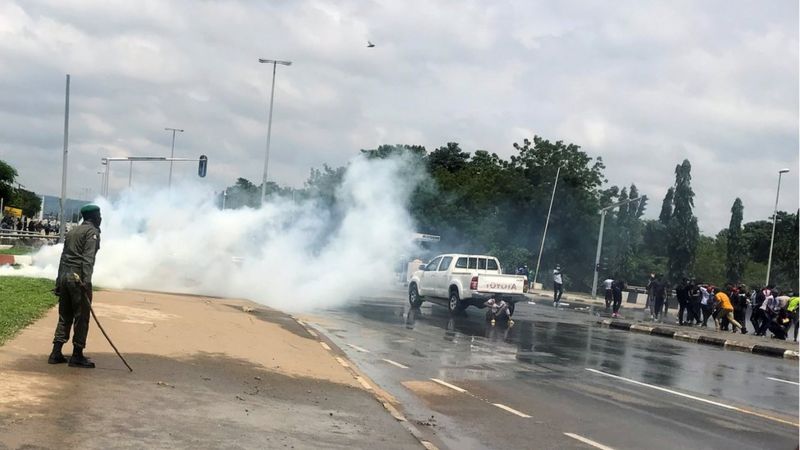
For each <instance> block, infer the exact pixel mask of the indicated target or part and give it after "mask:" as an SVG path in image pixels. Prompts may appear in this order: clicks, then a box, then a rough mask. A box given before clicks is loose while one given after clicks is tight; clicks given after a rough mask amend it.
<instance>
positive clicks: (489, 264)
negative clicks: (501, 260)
mask: <svg viewBox="0 0 800 450" xmlns="http://www.w3.org/2000/svg"><path fill="white" fill-rule="evenodd" d="M486 268H487V269H489V270H498V269H499V268H500V266H498V265H497V260H496V259H490V260H488V261H487V264H486Z"/></svg>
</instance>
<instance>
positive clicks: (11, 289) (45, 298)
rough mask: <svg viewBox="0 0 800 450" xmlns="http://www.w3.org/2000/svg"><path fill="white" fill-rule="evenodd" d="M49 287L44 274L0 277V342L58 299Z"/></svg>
mask: <svg viewBox="0 0 800 450" xmlns="http://www.w3.org/2000/svg"><path fill="white" fill-rule="evenodd" d="M50 289H53V280H48V279H46V278H27V277H14V276H9V277H5V276H4V277H0V345H2V344H4V343H5V342H6V341H7V340H9V339H11V337H13V336H14V335H15V334H17V332H19V330H21V329H23V328H25V327H26V326H28V325H30V324H31V323H33V322H34V321H35V320H36V319H38V318H40V317H42V316H43V315H44V313H45V312H46V311H47V310H48V309H50V308H51V307H52V306H53V305H56V304H57V303H58V298H57V297H56V296H55V295H53V294H52V293H51V292H50Z"/></svg>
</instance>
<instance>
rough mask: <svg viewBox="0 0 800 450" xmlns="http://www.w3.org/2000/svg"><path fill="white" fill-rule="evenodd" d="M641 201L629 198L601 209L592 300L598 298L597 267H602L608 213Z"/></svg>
mask: <svg viewBox="0 0 800 450" xmlns="http://www.w3.org/2000/svg"><path fill="white" fill-rule="evenodd" d="M639 199H641V197H636V198H629V199H627V200H623V201H621V202H617V203H614V204H613V205H609V206H606V207H605V208H602V209H600V232H599V233H598V234H597V251H596V252H595V256H594V281H592V298H597V275H598V271H597V266H599V265H600V252H601V250H602V248H603V227H604V226H605V223H606V213H607V212H608V211H609V210H611V209H614V208H616V207H617V206H622V205H625V204H628V203H630V202H635V201H636V200H639Z"/></svg>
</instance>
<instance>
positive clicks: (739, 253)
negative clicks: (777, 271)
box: [725, 197, 746, 283]
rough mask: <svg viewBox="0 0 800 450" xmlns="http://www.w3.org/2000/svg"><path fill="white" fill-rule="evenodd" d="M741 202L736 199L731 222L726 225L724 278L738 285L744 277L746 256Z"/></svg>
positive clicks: (732, 208)
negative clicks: (726, 240) (726, 239)
mask: <svg viewBox="0 0 800 450" xmlns="http://www.w3.org/2000/svg"><path fill="white" fill-rule="evenodd" d="M743 211H744V206H743V205H742V200H741V199H740V198H738V197H737V198H736V200H734V202H733V206H732V207H731V222H730V225H728V245H727V253H726V258H725V278H726V279H727V281H728V283H740V282H741V281H742V279H743V276H744V268H745V263H746V255H745V248H744V240H743V239H742V215H743Z"/></svg>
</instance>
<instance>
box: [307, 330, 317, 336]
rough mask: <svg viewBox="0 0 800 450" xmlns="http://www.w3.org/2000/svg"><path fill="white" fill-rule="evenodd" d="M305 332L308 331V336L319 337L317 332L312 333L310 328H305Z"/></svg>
mask: <svg viewBox="0 0 800 450" xmlns="http://www.w3.org/2000/svg"><path fill="white" fill-rule="evenodd" d="M306 331H308V334H310V335H311V336H312V337H317V336H319V335H318V334H317V332H316V331H314V330H312V329H311V328H306Z"/></svg>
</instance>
